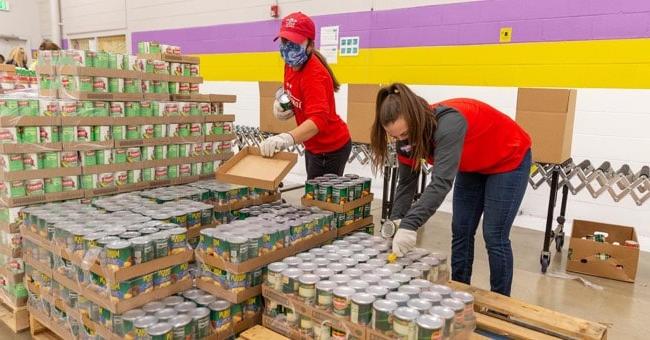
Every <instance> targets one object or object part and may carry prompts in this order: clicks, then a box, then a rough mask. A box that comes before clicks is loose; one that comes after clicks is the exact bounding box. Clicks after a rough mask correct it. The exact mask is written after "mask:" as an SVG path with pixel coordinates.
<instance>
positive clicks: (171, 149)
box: [167, 144, 180, 159]
mask: <svg viewBox="0 0 650 340" xmlns="http://www.w3.org/2000/svg"><path fill="white" fill-rule="evenodd" d="M179 153H180V149H179V147H178V144H169V145H167V159H174V158H178V157H179Z"/></svg>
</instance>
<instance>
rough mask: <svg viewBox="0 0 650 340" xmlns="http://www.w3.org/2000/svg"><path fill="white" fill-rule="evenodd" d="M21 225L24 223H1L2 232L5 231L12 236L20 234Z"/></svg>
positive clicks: (0, 229)
mask: <svg viewBox="0 0 650 340" xmlns="http://www.w3.org/2000/svg"><path fill="white" fill-rule="evenodd" d="M21 224H22V222H14V223H8V222H0V231H4V232H5V233H10V234H15V233H19V232H20V225H21Z"/></svg>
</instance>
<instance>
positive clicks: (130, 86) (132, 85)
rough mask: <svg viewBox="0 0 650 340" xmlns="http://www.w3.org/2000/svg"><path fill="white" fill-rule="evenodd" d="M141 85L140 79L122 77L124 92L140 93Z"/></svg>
mask: <svg viewBox="0 0 650 340" xmlns="http://www.w3.org/2000/svg"><path fill="white" fill-rule="evenodd" d="M141 91H142V85H141V84H140V79H129V78H127V79H124V92H125V93H140V92H141Z"/></svg>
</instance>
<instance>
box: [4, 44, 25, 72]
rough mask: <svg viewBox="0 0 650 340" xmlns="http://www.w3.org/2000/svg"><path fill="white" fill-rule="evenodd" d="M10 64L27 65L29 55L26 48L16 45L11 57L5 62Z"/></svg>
mask: <svg viewBox="0 0 650 340" xmlns="http://www.w3.org/2000/svg"><path fill="white" fill-rule="evenodd" d="M5 64H8V65H14V66H16V67H22V68H26V67H27V56H26V55H25V49H24V48H22V47H14V48H13V49H12V50H11V53H9V59H8V60H7V61H6V62H5Z"/></svg>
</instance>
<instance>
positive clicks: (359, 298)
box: [352, 293, 375, 305]
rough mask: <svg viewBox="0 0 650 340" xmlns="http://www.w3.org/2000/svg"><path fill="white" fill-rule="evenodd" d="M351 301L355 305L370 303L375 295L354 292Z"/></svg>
mask: <svg viewBox="0 0 650 340" xmlns="http://www.w3.org/2000/svg"><path fill="white" fill-rule="evenodd" d="M352 302H354V303H355V304H357V305H372V303H373V302H375V296H374V295H372V294H368V293H355V294H354V295H352Z"/></svg>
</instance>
